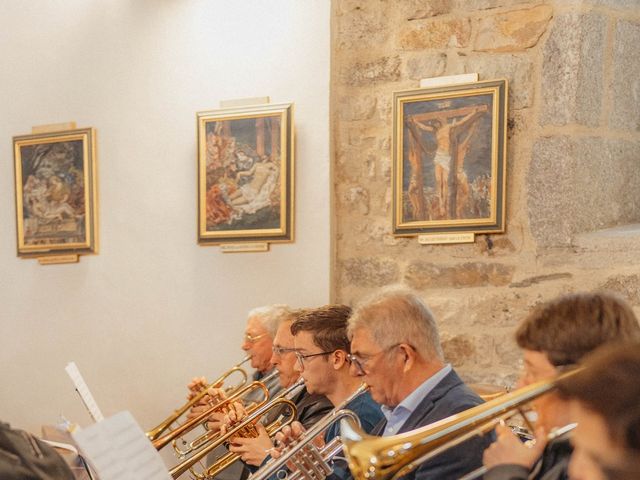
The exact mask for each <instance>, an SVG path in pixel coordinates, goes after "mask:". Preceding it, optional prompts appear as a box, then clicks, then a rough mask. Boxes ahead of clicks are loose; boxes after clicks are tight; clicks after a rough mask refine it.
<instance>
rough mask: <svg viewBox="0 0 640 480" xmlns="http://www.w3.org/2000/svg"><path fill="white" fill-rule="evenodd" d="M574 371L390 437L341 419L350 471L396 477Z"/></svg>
mask: <svg viewBox="0 0 640 480" xmlns="http://www.w3.org/2000/svg"><path fill="white" fill-rule="evenodd" d="M577 371H579V369H576V370H572V371H570V372H567V373H564V374H562V375H559V376H557V377H555V378H554V379H551V380H546V381H541V382H537V383H534V384H531V385H528V386H526V387H524V388H520V389H518V390H515V391H513V392H511V393H507V394H505V395H502V396H501V397H499V398H496V399H494V400H491V401H490V402H487V403H484V404H482V405H478V406H476V407H473V408H470V409H468V410H465V411H464V412H461V413H458V414H456V415H452V416H450V417H448V418H445V419H442V420H440V421H438V422H435V423H432V424H430V425H426V426H424V427H421V428H418V429H416V430H413V431H410V432H406V433H401V434H398V435H393V436H390V437H376V436H372V435H367V434H366V433H364V432H363V431H362V430H361V429H360V428H359V427H357V426H354V425H351V424H350V423H349V422H348V421H341V422H340V432H341V438H342V443H343V444H344V452H345V455H346V457H347V459H348V461H349V468H350V469H351V473H353V476H354V478H356V479H357V480H361V479H368V480H388V479H394V480H395V479H397V478H399V477H401V476H403V475H406V474H407V473H409V472H411V471H412V470H414V469H415V468H417V467H418V466H419V465H420V464H422V463H424V462H426V461H427V460H430V459H431V458H433V457H435V456H436V455H438V454H440V453H442V452H444V451H445V450H447V449H449V448H451V447H453V446H455V445H458V444H459V443H462V442H464V441H465V440H468V439H469V438H472V437H474V436H475V435H478V434H482V433H484V432H486V431H489V430H491V429H492V428H493V427H494V426H495V423H497V422H498V421H499V419H501V418H502V417H504V416H507V414H509V413H510V412H512V411H514V410H517V409H519V408H520V407H521V406H522V405H524V404H526V403H528V402H530V401H532V400H535V399H536V398H538V397H540V396H541V395H544V394H545V393H547V392H549V391H550V390H552V389H553V388H554V387H555V384H556V382H557V381H558V380H560V379H564V378H566V377H568V376H571V375H573V374H574V373H576V372H577ZM492 422H493V423H492Z"/></svg>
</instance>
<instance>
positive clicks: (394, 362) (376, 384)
mask: <svg viewBox="0 0 640 480" xmlns="http://www.w3.org/2000/svg"><path fill="white" fill-rule="evenodd" d="M348 333H349V337H350V338H351V355H350V356H349V359H350V360H351V373H352V374H353V375H356V376H358V377H359V378H361V379H362V380H363V381H365V382H366V383H367V384H368V385H369V387H370V391H371V396H372V397H373V399H374V400H375V401H376V402H378V403H380V404H381V405H382V412H383V414H384V416H385V418H384V419H383V420H382V422H380V424H379V425H377V426H376V428H375V429H374V430H373V432H372V433H373V434H375V435H381V436H391V435H396V434H398V433H404V432H408V431H410V430H415V429H417V428H420V427H423V426H425V425H428V424H431V423H434V422H436V421H438V420H442V419H443V418H446V417H448V416H450V415H453V414H456V413H459V412H462V411H464V410H467V409H469V408H472V407H475V406H477V405H479V404H480V403H482V399H480V397H478V396H477V395H476V394H475V393H474V392H473V391H471V389H469V388H468V387H467V386H466V385H465V384H464V383H463V382H462V380H461V379H460V377H458V375H457V374H456V372H455V371H454V370H453V369H452V367H451V365H449V364H447V363H445V361H444V357H443V353H442V347H441V345H440V337H439V333H438V329H437V326H436V323H435V319H434V317H433V314H432V313H431V311H430V310H429V308H428V307H427V306H426V305H425V304H424V303H423V302H422V300H420V298H418V297H417V296H416V295H414V294H413V293H410V292H406V291H400V290H388V291H383V292H381V293H379V294H377V295H375V296H374V297H371V298H370V299H369V300H367V301H366V302H364V303H363V304H362V305H361V306H359V307H358V308H356V310H355V312H354V313H353V315H352V316H351V318H350V319H349V327H348ZM490 441H491V438H489V437H476V438H472V439H470V440H467V441H465V442H463V443H461V444H460V445H458V446H456V447H453V448H451V449H449V450H447V451H446V452H444V453H442V454H440V455H438V456H436V457H434V458H433V459H431V460H428V461H426V462H425V463H423V464H422V465H420V467H418V468H417V469H416V470H414V471H413V472H411V473H409V474H407V475H405V476H404V477H402V478H403V479H407V480H413V479H418V480H426V479H438V480H448V479H452V480H453V479H457V478H459V477H461V476H462V475H464V474H466V473H468V472H470V471H472V470H474V469H476V468H478V467H480V466H481V465H482V452H483V450H484V449H485V448H486V446H487V445H488V444H489V442H490Z"/></svg>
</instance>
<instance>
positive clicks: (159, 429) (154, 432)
mask: <svg viewBox="0 0 640 480" xmlns="http://www.w3.org/2000/svg"><path fill="white" fill-rule="evenodd" d="M250 359H251V356H249V355H247V356H246V357H244V359H243V360H242V361H241V362H240V363H238V364H236V365H234V366H233V367H231V368H230V369H229V370H227V371H226V372H224V373H223V374H222V375H220V376H219V377H218V378H216V379H215V380H214V381H213V382H211V383H210V384H209V385H208V386H207V387H205V388H203V389H202V390H200V392H198V393H197V394H196V395H195V396H194V397H193V398H192V399H191V400H189V401H188V402H187V403H185V404H184V405H182V407H180V408H178V409H177V410H175V411H174V412H173V413H172V414H171V415H169V416H168V417H167V418H166V419H164V420H163V421H162V422H160V423H159V424H158V425H157V426H156V427H154V428H152V429H151V430H149V431H148V432H147V433H146V435H147V437H148V438H149V440H152V441H153V440H156V439H157V438H158V437H160V435H162V433H164V431H165V430H167V429H168V428H169V427H171V425H173V424H174V423H175V422H177V421H178V419H179V418H180V417H181V416H182V415H184V414H185V413H186V412H188V411H189V410H190V409H191V407H193V406H194V405H195V404H196V403H198V402H199V401H200V400H201V399H202V397H204V395H205V394H206V393H207V390H208V389H209V388H211V387H220V386H221V385H222V384H223V383H224V382H225V381H226V380H227V378H229V377H230V376H231V375H233V374H234V373H236V372H238V373H239V374H240V376H241V377H242V380H240V382H238V384H237V385H235V386H232V387H230V388H229V393H233V392H235V391H237V390H238V389H240V388H242V387H243V386H245V385H246V384H247V381H248V378H249V377H248V375H247V372H246V370H244V369H243V368H242V365H243V364H245V363H246V362H248V361H249V360H250Z"/></svg>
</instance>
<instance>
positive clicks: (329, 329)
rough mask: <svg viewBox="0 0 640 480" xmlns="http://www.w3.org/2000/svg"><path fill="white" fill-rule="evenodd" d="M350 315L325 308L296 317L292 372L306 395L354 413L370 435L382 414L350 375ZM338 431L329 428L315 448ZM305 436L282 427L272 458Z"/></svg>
mask: <svg viewBox="0 0 640 480" xmlns="http://www.w3.org/2000/svg"><path fill="white" fill-rule="evenodd" d="M349 315H351V308H349V307H347V306H346V305H325V306H324V307H320V308H313V309H308V310H305V311H303V312H302V313H301V314H300V315H298V318H297V319H296V320H295V321H294V322H293V324H292V325H291V333H292V334H293V336H294V345H295V349H296V352H295V354H296V357H297V363H296V367H295V368H296V370H297V371H298V372H300V376H301V377H302V378H303V379H304V383H305V386H306V387H307V391H309V392H310V393H315V394H321V395H325V396H326V397H327V398H328V399H329V400H330V401H331V403H332V405H333V407H334V408H338V407H339V408H345V409H348V410H351V411H353V412H354V413H355V414H356V415H357V416H358V418H359V420H360V424H361V426H362V428H363V429H364V430H365V431H366V432H370V431H371V430H372V429H373V427H374V426H375V425H376V424H377V423H378V422H379V421H380V420H381V419H382V411H381V410H380V406H379V405H378V404H377V403H375V402H374V401H373V399H372V398H371V395H370V394H369V392H366V391H365V392H363V393H360V394H358V393H357V392H358V391H360V387H361V385H362V382H361V380H360V379H359V378H356V377H353V376H352V375H350V373H349V369H350V363H351V362H350V361H349V358H348V357H349V354H350V343H349V338H348V336H347V322H348V319H349ZM338 430H339V426H338V424H336V423H334V424H333V425H331V426H330V427H329V428H328V429H327V430H326V431H325V434H324V436H323V438H321V439H320V442H318V441H316V442H315V444H316V446H319V443H322V441H326V442H328V441H330V440H332V439H333V438H334V437H335V436H336V435H337V434H338ZM304 436H305V429H304V427H303V426H302V425H301V424H300V423H299V422H294V423H293V424H292V426H291V428H289V427H285V428H284V429H283V430H282V432H280V433H278V434H277V435H276V441H277V444H278V446H279V448H278V449H274V451H273V452H272V456H273V457H274V458H278V457H279V456H280V454H281V452H282V449H283V448H284V447H285V446H286V445H288V444H289V443H290V442H291V441H292V440H298V439H301V438H304Z"/></svg>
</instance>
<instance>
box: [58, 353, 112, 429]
mask: <svg viewBox="0 0 640 480" xmlns="http://www.w3.org/2000/svg"><path fill="white" fill-rule="evenodd" d="M65 370H66V371H67V374H68V375H69V377H70V378H71V381H72V382H73V384H74V385H75V387H76V391H77V392H78V393H79V394H80V398H81V399H82V401H83V402H84V405H85V406H86V407H87V410H89V414H90V415H91V417H92V418H93V420H94V421H96V422H101V421H102V420H104V415H102V412H101V411H100V408H99V407H98V404H97V403H96V401H95V399H94V398H93V395H91V392H90V391H89V387H88V386H87V384H86V383H85V381H84V378H82V375H80V370H78V366H77V365H76V364H75V362H69V363H68V364H67V366H66V367H65Z"/></svg>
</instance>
